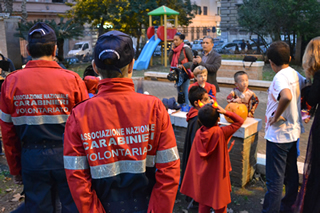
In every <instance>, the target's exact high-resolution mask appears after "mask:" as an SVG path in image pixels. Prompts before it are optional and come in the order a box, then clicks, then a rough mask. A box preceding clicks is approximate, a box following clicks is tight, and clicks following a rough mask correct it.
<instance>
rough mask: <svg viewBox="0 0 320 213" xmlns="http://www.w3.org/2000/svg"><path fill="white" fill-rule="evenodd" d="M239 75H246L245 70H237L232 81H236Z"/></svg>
mask: <svg viewBox="0 0 320 213" xmlns="http://www.w3.org/2000/svg"><path fill="white" fill-rule="evenodd" d="M240 75H248V74H247V73H246V72H245V71H242V70H241V71H238V72H236V73H235V74H234V76H233V77H234V81H235V82H237V78H238V76H240Z"/></svg>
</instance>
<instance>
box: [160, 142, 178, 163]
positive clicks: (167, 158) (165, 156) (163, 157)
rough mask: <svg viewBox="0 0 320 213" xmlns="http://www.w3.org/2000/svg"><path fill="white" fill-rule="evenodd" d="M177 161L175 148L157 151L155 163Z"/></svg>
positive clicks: (176, 149)
mask: <svg viewBox="0 0 320 213" xmlns="http://www.w3.org/2000/svg"><path fill="white" fill-rule="evenodd" d="M178 159H179V152H178V148H177V147H176V146H175V147H173V148H171V149H165V150H161V151H157V156H156V163H169V162H172V161H176V160H178Z"/></svg>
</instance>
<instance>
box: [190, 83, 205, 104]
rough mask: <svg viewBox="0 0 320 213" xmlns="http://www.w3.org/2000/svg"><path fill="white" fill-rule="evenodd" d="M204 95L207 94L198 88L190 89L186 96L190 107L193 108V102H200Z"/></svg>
mask: <svg viewBox="0 0 320 213" xmlns="http://www.w3.org/2000/svg"><path fill="white" fill-rule="evenodd" d="M205 93H207V90H205V89H204V88H202V87H200V86H193V87H191V88H190V90H189V94H188V99H189V101H190V103H191V105H192V106H194V107H195V105H194V102H195V101H198V100H201V99H202V97H203V95H204V94H205Z"/></svg>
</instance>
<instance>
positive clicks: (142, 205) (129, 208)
mask: <svg viewBox="0 0 320 213" xmlns="http://www.w3.org/2000/svg"><path fill="white" fill-rule="evenodd" d="M148 205H149V197H140V198H133V199H130V200H123V201H116V202H108V203H106V205H104V207H105V208H106V209H105V210H106V212H107V213H114V212H115V213H122V212H124V213H128V212H129V213H133V212H141V211H144V210H145V211H147V210H148Z"/></svg>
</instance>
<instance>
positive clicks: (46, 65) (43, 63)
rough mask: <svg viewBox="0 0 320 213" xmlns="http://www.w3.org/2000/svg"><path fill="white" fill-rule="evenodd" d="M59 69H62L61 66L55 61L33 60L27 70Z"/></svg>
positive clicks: (28, 64) (27, 65) (29, 62)
mask: <svg viewBox="0 0 320 213" xmlns="http://www.w3.org/2000/svg"><path fill="white" fill-rule="evenodd" d="M40 67H43V68H58V69H61V67H60V66H59V64H58V63H57V62H55V61H45V60H32V61H28V63H27V64H26V66H25V68H40Z"/></svg>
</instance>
